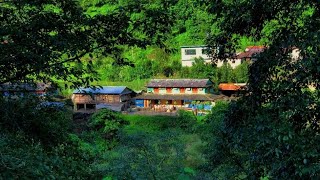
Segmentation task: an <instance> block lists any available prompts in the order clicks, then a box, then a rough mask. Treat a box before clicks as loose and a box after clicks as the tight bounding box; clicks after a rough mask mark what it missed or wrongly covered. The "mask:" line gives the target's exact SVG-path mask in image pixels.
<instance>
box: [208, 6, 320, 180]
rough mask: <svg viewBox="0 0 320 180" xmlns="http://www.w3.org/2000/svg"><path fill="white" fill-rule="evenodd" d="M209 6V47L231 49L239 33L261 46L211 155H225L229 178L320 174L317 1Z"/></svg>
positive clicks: (237, 39)
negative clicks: (213, 28)
mask: <svg viewBox="0 0 320 180" xmlns="http://www.w3.org/2000/svg"><path fill="white" fill-rule="evenodd" d="M208 9H209V11H211V12H216V13H217V18H216V21H217V26H218V27H219V33H216V34H213V35H212V36H211V37H212V38H211V39H209V41H208V42H209V43H211V44H212V46H217V45H218V46H222V47H223V48H224V50H225V52H230V51H232V50H233V49H236V46H237V42H238V41H239V38H237V37H241V36H246V37H251V38H252V39H254V41H256V42H260V43H261V44H263V45H265V46H267V49H266V50H265V51H264V52H263V53H262V54H260V56H259V57H258V60H257V61H256V62H254V63H253V64H252V65H251V66H250V69H249V74H250V75H249V80H248V84H249V88H248V92H247V93H246V94H245V97H244V98H243V100H241V101H238V102H237V103H235V105H233V106H231V108H230V110H229V111H228V115H227V117H226V119H225V122H224V125H223V130H222V132H221V134H222V135H221V136H222V137H223V139H225V140H226V141H225V142H226V143H222V142H220V143H218V144H220V145H221V146H222V147H224V148H221V149H223V150H222V151H223V152H224V155H222V156H221V152H220V155H219V153H217V154H215V155H214V156H213V159H214V158H217V159H219V158H222V159H223V158H224V157H229V162H230V164H229V167H230V169H228V170H230V171H232V172H233V173H230V174H229V175H230V177H247V178H249V177H250V178H262V177H268V178H275V179H278V178H280V179H286V178H313V177H319V166H318V162H319V158H320V156H319V149H318V148H316V147H317V145H316V144H317V143H318V141H319V139H320V138H319V135H318V133H319V95H320V94H319V73H320V71H319V70H320V68H319V67H320V66H319V65H320V64H319V62H320V61H319V30H317V28H316V27H317V26H319V23H320V19H319V17H320V16H319V15H320V9H319V2H318V1H294V2H293V1H286V0H281V1H255V0H254V1H227V0H221V1H216V3H215V4H212V5H211V6H210V7H209V8H208ZM224 42H228V43H227V44H226V43H224ZM293 50H298V52H299V56H298V58H293V55H292V52H293ZM312 147H314V148H312ZM215 148H216V147H215ZM213 162H214V163H213V164H215V163H217V161H214V160H213ZM217 164H219V163H217ZM217 164H215V165H213V167H216V168H218V167H219V168H221V167H222V166H219V165H217ZM220 165H221V164H220ZM215 170H217V169H215ZM225 170H226V171H227V169H225Z"/></svg>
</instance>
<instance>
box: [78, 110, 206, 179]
mask: <svg viewBox="0 0 320 180" xmlns="http://www.w3.org/2000/svg"><path fill="white" fill-rule="evenodd" d="M183 113H184V114H180V116H179V117H178V116H143V115H121V118H123V119H124V120H125V121H127V122H128V124H126V125H124V126H123V127H121V128H119V129H118V132H117V134H116V135H115V136H114V137H113V139H110V138H109V139H108V140H106V139H105V138H89V137H92V136H96V137H97V136H99V135H98V134H97V133H96V132H93V131H88V132H83V133H82V135H80V136H79V137H80V138H81V137H82V139H87V140H89V139H91V140H89V141H87V142H85V141H83V142H82V143H83V147H86V148H87V150H88V151H89V152H92V153H93V152H94V153H97V154H98V156H99V160H97V161H96V162H95V163H94V164H93V166H94V169H95V170H97V171H98V173H99V174H100V173H102V174H103V175H104V176H110V177H116V178H120V179H121V178H127V177H132V178H142V179H145V178H146V179H149V178H152V177H155V178H160V179H167V178H174V179H176V178H179V177H195V176H196V175H199V173H197V169H199V168H200V167H201V166H202V165H204V164H205V157H204V154H203V153H204V150H205V146H206V145H207V142H206V141H205V140H203V138H202V137H201V136H202V135H203V133H204V132H203V131H202V130H201V133H200V131H199V130H200V127H199V126H200V124H199V122H197V121H196V117H195V116H193V114H192V113H189V112H183ZM182 118H184V119H182ZM100 137H101V136H100ZM97 154H96V155H97Z"/></svg>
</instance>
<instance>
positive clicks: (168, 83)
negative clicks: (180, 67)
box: [147, 79, 213, 88]
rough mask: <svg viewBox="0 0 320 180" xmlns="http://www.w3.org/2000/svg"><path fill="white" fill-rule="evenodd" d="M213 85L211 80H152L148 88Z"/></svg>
mask: <svg viewBox="0 0 320 180" xmlns="http://www.w3.org/2000/svg"><path fill="white" fill-rule="evenodd" d="M212 84H213V83H212V81H210V80H209V79H152V80H151V81H150V82H149V83H148V85H147V87H173V88H178V87H200V88H201V87H208V86H211V85H212Z"/></svg>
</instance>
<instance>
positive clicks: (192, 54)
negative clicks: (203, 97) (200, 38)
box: [181, 46, 242, 69]
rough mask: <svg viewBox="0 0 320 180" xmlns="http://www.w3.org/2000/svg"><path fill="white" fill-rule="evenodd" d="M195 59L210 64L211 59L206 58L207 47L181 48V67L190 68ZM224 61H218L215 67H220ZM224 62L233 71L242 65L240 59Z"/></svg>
mask: <svg viewBox="0 0 320 180" xmlns="http://www.w3.org/2000/svg"><path fill="white" fill-rule="evenodd" d="M195 58H202V59H203V60H204V62H205V63H212V59H211V58H210V56H208V47H207V46H181V64H182V66H188V67H190V66H192V63H194V62H195ZM224 62H225V61H223V60H218V61H217V62H216V64H217V67H221V66H222V65H223V63H224ZM226 62H227V63H228V64H230V66H231V67H232V68H233V69H234V68H235V67H237V66H238V65H240V64H241V63H242V59H238V58H234V59H227V60H226Z"/></svg>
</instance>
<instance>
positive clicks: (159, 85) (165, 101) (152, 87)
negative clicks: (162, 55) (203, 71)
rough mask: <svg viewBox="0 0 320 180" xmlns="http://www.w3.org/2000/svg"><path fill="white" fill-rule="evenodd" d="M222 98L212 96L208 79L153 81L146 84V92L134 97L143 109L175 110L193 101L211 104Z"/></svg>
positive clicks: (211, 87) (211, 85)
mask: <svg viewBox="0 0 320 180" xmlns="http://www.w3.org/2000/svg"><path fill="white" fill-rule="evenodd" d="M222 98H223V96H221V95H215V94H213V82H212V81H210V80H209V79H153V80H151V81H150V82H149V83H148V84H147V92H146V93H144V94H142V95H139V96H137V97H135V102H136V105H137V106H138V107H144V108H154V107H158V106H169V107H174V108H176V107H187V106H188V105H190V104H192V102H195V101H196V102H208V103H209V104H211V103H213V102H214V101H216V100H218V99H222Z"/></svg>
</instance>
